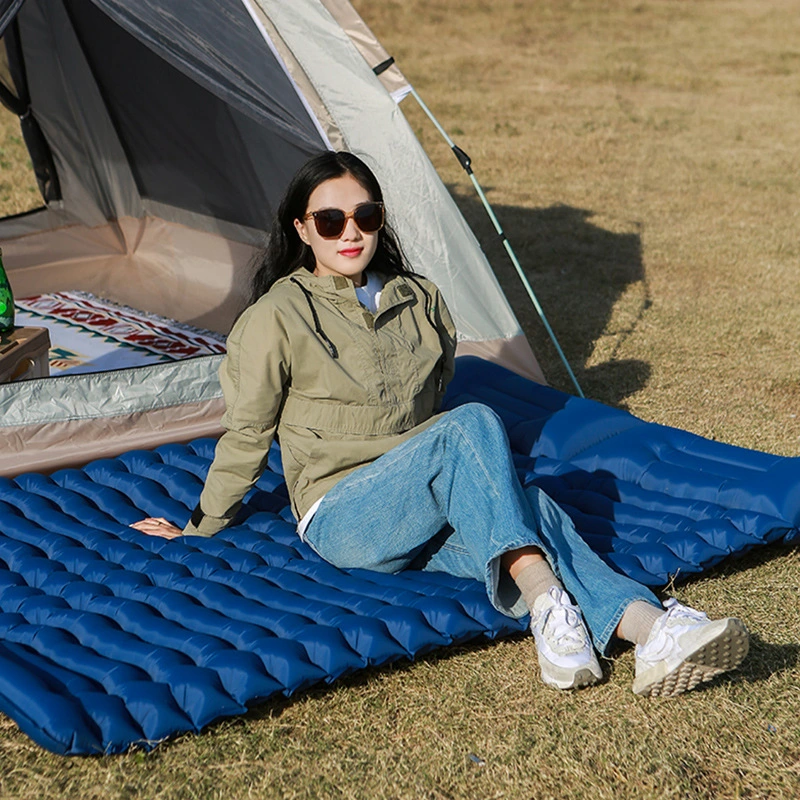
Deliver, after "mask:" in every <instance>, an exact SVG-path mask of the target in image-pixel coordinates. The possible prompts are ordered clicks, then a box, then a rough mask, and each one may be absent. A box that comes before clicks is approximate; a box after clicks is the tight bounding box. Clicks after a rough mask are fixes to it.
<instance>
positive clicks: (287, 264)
mask: <svg viewBox="0 0 800 800" xmlns="http://www.w3.org/2000/svg"><path fill="white" fill-rule="evenodd" d="M345 175H351V176H352V177H353V178H355V180H356V181H358V183H359V184H361V186H363V187H364V189H366V190H367V191H368V192H369V194H370V197H371V198H372V199H373V200H375V201H378V202H383V192H382V191H381V187H380V184H379V183H378V179H377V178H376V177H375V175H374V174H373V172H372V170H371V169H370V168H369V167H368V166H367V165H366V164H365V163H364V162H363V161H362V160H361V159H360V158H358V156H354V155H353V154H352V153H347V152H334V151H326V152H324V153H320V155H318V156H314V157H313V158H311V159H310V160H308V161H306V163H305V164H303V166H302V167H300V169H299V170H298V171H297V173H296V174H295V176H294V178H292V180H291V183H290V184H289V187H288V188H287V189H286V193H285V194H284V196H283V200H281V204H280V205H279V206H278V213H277V214H276V215H275V219H274V220H273V223H272V230H271V232H270V237H269V241H268V243H267V246H266V248H265V249H264V250H263V251H262V252H261V253H259V255H258V256H257V257H256V272H255V274H254V275H253V282H252V297H251V302H255V301H256V300H258V298H259V297H261V296H262V295H264V294H266V293H267V292H268V291H269V290H270V288H271V287H272V285H273V284H274V283H275V281H277V280H278V279H279V278H283V277H285V276H286V275H290V274H291V273H292V272H294V271H295V270H296V269H298V268H299V267H305V268H306V269H307V270H309V272H313V270H314V267H315V266H316V259H315V258H314V253H313V252H312V251H311V248H310V247H309V246H308V245H307V244H305V242H303V240H302V239H301V238H300V237H299V236H298V234H297V230H296V229H295V227H294V221H295V220H296V219H303V216H304V215H305V213H306V210H307V209H308V198H309V197H310V196H311V193H312V192H313V191H314V189H316V188H317V186H319V185H320V184H321V183H324V182H325V181H329V180H331V179H332V178H341V177H343V176H345ZM370 266H371V267H372V268H373V269H375V270H376V271H379V272H381V273H383V274H385V275H400V274H403V275H409V274H412V273H411V270H410V269H409V268H408V265H407V264H406V260H405V257H404V255H403V251H402V249H401V248H400V243H399V242H398V241H397V237H396V236H395V234H394V232H393V231H392V229H391V228H390V227H389V225H384V226H383V228H382V229H381V230H380V232H379V233H378V246H377V249H376V250H375V255H374V256H373V257H372V261H371V262H370Z"/></svg>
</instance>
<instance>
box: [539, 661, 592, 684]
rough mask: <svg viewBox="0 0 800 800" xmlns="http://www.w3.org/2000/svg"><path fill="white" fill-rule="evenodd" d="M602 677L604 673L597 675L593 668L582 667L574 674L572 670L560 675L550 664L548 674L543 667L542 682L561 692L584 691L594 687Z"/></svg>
mask: <svg viewBox="0 0 800 800" xmlns="http://www.w3.org/2000/svg"><path fill="white" fill-rule="evenodd" d="M541 666H542V665H541V663H540V667H541ZM602 677H603V675H602V673H601V674H600V675H597V674H596V673H595V672H594V671H593V670H592V669H591V667H581V668H580V669H578V670H575V671H574V672H573V671H572V670H564V671H563V672H562V673H561V674H560V675H558V674H556V673H555V672H554V670H553V665H552V664H548V671H547V672H545V670H544V668H543V667H542V681H543V682H544V683H545V684H547V685H548V686H553V687H555V688H556V689H561V690H569V689H584V688H586V687H587V686H594V684H595V683H598V682H599V681H600V680H601V679H602Z"/></svg>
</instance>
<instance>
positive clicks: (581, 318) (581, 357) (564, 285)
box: [455, 195, 651, 405]
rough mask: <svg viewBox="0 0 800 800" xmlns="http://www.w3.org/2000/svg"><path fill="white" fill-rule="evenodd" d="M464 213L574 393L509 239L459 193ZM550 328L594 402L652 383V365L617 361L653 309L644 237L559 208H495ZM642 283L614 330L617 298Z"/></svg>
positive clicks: (558, 379) (537, 343)
mask: <svg viewBox="0 0 800 800" xmlns="http://www.w3.org/2000/svg"><path fill="white" fill-rule="evenodd" d="M455 199H456V203H457V204H458V206H459V208H460V209H461V212H462V213H463V214H464V216H465V218H466V219H467V221H468V222H469V224H470V227H471V228H472V230H473V231H474V232H475V235H476V236H477V237H478V240H479V241H480V243H481V246H482V247H483V249H484V252H485V253H486V255H487V257H488V258H489V261H490V263H491V264H492V267H493V268H494V271H495V274H496V276H497V279H498V281H499V282H500V285H501V287H502V288H503V291H504V292H505V294H506V297H507V298H508V301H509V303H510V304H511V307H512V309H513V310H514V313H515V314H516V316H517V319H518V320H519V322H520V324H521V326H522V328H523V330H524V331H525V334H526V335H527V337H528V341H529V342H530V343H531V346H532V347H533V349H534V352H535V353H536V355H537V358H538V359H539V361H540V363H541V365H542V368H543V370H544V373H545V375H546V376H547V378H548V380H549V381H550V383H551V384H552V385H553V386H555V387H556V388H558V389H562V390H564V391H567V392H573V393H574V388H573V386H572V382H571V381H570V379H569V376H568V373H567V371H566V369H565V367H564V366H563V364H562V363H561V360H560V359H559V357H558V353H557V351H556V349H555V347H554V345H553V343H552V342H551V341H550V338H549V336H548V334H547V332H546V329H545V327H544V325H543V324H542V322H541V320H540V319H539V316H538V314H537V312H536V310H535V308H534V306H533V304H532V303H531V301H530V299H529V298H528V295H527V293H526V291H525V288H524V286H523V285H522V282H521V281H520V278H519V276H518V275H517V272H516V269H515V268H514V266H513V264H512V263H511V260H510V258H509V257H508V254H507V253H506V251H505V248H504V247H503V244H502V241H501V240H500V239H499V237H498V236H497V234H496V232H495V230H494V227H493V225H492V223H491V221H490V220H489V218H488V215H487V214H486V211H485V210H484V208H483V206H482V204H481V203H480V201H479V200H478V198H477V197H475V198H473V197H469V196H463V195H456V196H455ZM494 210H495V213H496V215H497V217H498V219H499V221H500V224H501V225H502V227H503V229H504V231H505V233H506V235H507V237H508V239H509V241H510V242H511V244H512V247H513V248H514V251H515V253H516V254H517V258H518V259H519V262H520V264H521V265H522V269H523V271H524V273H525V276H526V278H527V279H528V281H529V283H530V284H531V286H532V288H533V290H534V292H535V293H536V296H537V297H538V299H539V302H540V304H541V306H542V308H543V310H544V313H545V316H546V317H547V320H548V322H549V323H550V327H551V328H552V329H553V331H554V333H555V335H556V337H557V338H558V340H559V343H560V344H561V347H562V349H563V351H564V354H565V356H566V358H567V360H568V361H569V363H570V366H571V367H572V370H573V372H574V373H575V375H576V377H577V379H578V382H579V383H580V384H581V387H582V389H583V391H584V393H585V394H586V396H587V397H591V398H593V399H595V400H600V401H601V402H603V403H607V404H609V405H621V404H622V401H623V400H624V399H625V398H626V397H628V396H629V395H631V394H633V393H635V392H637V391H639V390H640V389H642V388H643V387H644V386H645V385H646V384H647V381H648V380H649V378H650V372H651V368H650V365H649V364H648V363H646V362H644V361H639V360H633V359H629V360H625V359H619V358H618V357H617V355H618V353H619V352H620V351H621V348H622V345H623V344H624V342H625V340H626V339H627V338H628V337H630V336H631V335H632V334H633V333H634V331H635V330H636V327H637V326H638V325H639V323H640V321H641V319H642V318H643V316H644V315H645V314H646V312H647V309H648V308H649V307H650V295H649V288H648V284H647V277H646V275H645V270H644V265H643V263H642V242H641V232H640V230H639V228H638V225H633V226H630V225H629V226H628V227H633V228H634V232H623V233H615V232H613V231H609V230H605V229H604V228H602V227H600V226H598V225H595V224H594V223H593V222H592V221H591V220H592V217H593V216H594V213H593V212H592V211H588V210H585V209H581V208H573V207H571V206H565V205H557V206H551V207H549V208H538V209H537V208H523V207H520V206H495V208H494ZM637 283H640V284H641V287H642V288H641V291H640V292H639V293H638V295H639V296H638V299H635V300H634V308H632V309H628V310H627V313H626V314H625V315H624V317H625V318H624V319H623V320H621V321H619V322H618V323H615V328H614V330H611V331H609V330H608V326H609V322H610V320H611V316H612V312H613V310H614V307H615V305H616V303H617V301H618V300H619V299H620V297H622V295H623V294H624V293H625V292H626V291H627V290H628V288H629V287H631V286H632V285H633V284H637ZM603 336H608V337H609V346H608V347H607V348H604V352H603V357H604V358H605V359H606V360H605V361H603V362H602V363H600V364H597V365H595V366H592V367H586V363H587V361H588V360H589V358H590V357H591V356H592V353H593V351H594V348H595V343H596V342H597V341H598V339H600V338H601V337H603Z"/></svg>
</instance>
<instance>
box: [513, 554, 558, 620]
mask: <svg viewBox="0 0 800 800" xmlns="http://www.w3.org/2000/svg"><path fill="white" fill-rule="evenodd" d="M514 583H516V584H517V586H518V587H519V590H520V592H522V597H523V599H524V600H525V604H526V605H527V606H528V608H529V609H532V608H533V601H534V600H536V598H537V597H539V595H542V594H544V593H545V592H546V591H547V590H548V589H549V588H550V587H551V586H557V587H558V588H559V589H563V588H564V587H563V586H562V585H561V581H559V580H558V578H556V576H555V573H554V572H553V570H552V569H550V565H549V564H548V563H547V561H546V560H544V559H542V561H537V562H536V563H535V564H530V565H529V566H527V567H525V569H523V570H522V572H520V573H519V575H517V577H516V578H514Z"/></svg>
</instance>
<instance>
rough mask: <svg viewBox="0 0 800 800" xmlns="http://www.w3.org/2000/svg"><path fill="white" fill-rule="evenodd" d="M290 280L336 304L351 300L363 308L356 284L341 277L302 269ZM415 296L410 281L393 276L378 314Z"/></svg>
mask: <svg viewBox="0 0 800 800" xmlns="http://www.w3.org/2000/svg"><path fill="white" fill-rule="evenodd" d="M289 278H294V279H296V280H297V281H299V282H300V283H301V284H302V285H303V287H304V288H305V289H307V290H308V291H309V292H311V293H312V294H313V295H315V296H317V297H324V298H326V299H328V300H332V301H334V302H341V301H342V300H350V301H352V302H353V303H355V304H357V306H358V307H359V308H362V306H361V303H359V302H358V298H357V297H356V289H355V284H354V283H353V282H352V281H351V280H349V279H348V278H345V277H343V276H341V275H320V276H317V275H314V273H313V272H309V271H308V270H307V269H306V268H305V267H300V268H299V269H297V270H295V271H294V272H293V273H292V274H291V275H290V276H288V277H287V278H284V280H288V279H289ZM414 295H415V293H414V289H413V288H412V287H411V286H410V285H409V281H408V280H406V278H404V277H403V276H402V275H392V276H391V277H389V278H388V279H387V281H386V283H385V284H384V287H383V290H382V293H381V303H380V308H379V309H378V313H379V314H380V313H383V312H384V311H386V310H388V309H389V308H393V307H394V306H396V305H400V304H401V303H405V302H408V301H409V300H411V299H412V298H413V297H414Z"/></svg>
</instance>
